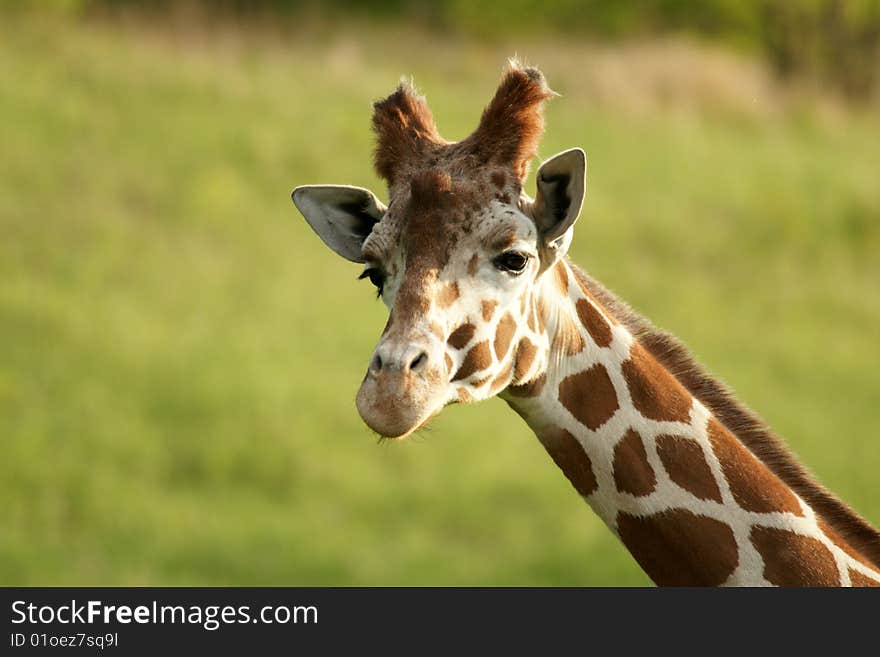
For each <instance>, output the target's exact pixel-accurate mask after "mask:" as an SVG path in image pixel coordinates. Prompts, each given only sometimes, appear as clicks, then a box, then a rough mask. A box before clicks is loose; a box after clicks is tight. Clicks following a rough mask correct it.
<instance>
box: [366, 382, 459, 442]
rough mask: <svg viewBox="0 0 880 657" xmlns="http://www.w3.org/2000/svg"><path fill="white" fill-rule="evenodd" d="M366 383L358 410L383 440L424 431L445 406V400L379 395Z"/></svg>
mask: <svg viewBox="0 0 880 657" xmlns="http://www.w3.org/2000/svg"><path fill="white" fill-rule="evenodd" d="M373 388H374V386H371V385H369V382H365V384H364V385H362V386H361V389H360V391H359V392H358V395H357V400H356V403H357V409H358V413H360V416H361V419H362V420H363V421H364V423H365V424H366V425H367V426H368V427H369V428H370V429H372V430H373V431H375V432H376V433H377V434H379V435H380V436H382V437H383V438H390V439H393V440H402V439H404V438H407V437H409V436H411V435H412V434H414V433H415V432H416V431H418V430H419V429H423V428H424V427H425V426H427V424H428V423H429V422H430V421H431V420H432V419H434V418H435V417H436V416H437V415H438V414H439V413H440V411H442V410H443V407H444V406H445V404H444V403H443V400H442V399H439V400H437V401H436V403H435V400H434V399H433V398H429V399H425V400H412V399H407V398H406V395H403V396H401V395H381V394H376V391H375V390H373Z"/></svg>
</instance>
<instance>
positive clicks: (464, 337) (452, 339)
mask: <svg viewBox="0 0 880 657" xmlns="http://www.w3.org/2000/svg"><path fill="white" fill-rule="evenodd" d="M476 330H477V327H476V326H474V325H473V324H470V323H468V324H462V325H461V326H459V327H458V328H457V329H455V330H454V331H453V332H452V335H450V336H449V339H448V340H447V341H446V342H447V344H448V345H449V346H450V347H453V348H455V349H462V348H464V347H465V346H466V345H467V343H468V342H470V341H471V339H472V338H473V337H474V333H475V332H476Z"/></svg>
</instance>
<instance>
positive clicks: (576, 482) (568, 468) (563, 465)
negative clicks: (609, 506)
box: [540, 429, 598, 497]
mask: <svg viewBox="0 0 880 657" xmlns="http://www.w3.org/2000/svg"><path fill="white" fill-rule="evenodd" d="M540 439H541V443H542V444H543V445H544V449H546V450H547V453H548V454H550V458H552V459H553V462H554V463H556V465H558V466H559V469H560V470H562V473H563V474H564V475H565V476H566V477H567V478H568V480H569V481H570V482H571V485H572V486H574V488H575V490H576V491H577V492H578V493H580V494H581V495H583V496H584V497H586V496H587V495H589V494H591V493H593V492H594V491H595V490H596V488H597V487H598V484H597V483H596V475H595V474H594V473H593V464H592V462H591V461H590V457H589V456H587V453H586V452H585V451H584V448H583V447H582V446H581V444H580V443H579V442H578V441H577V438H575V437H574V436H573V435H571V434H570V433H569V432H568V431H566V430H565V429H563V430H562V431H559V432H558V433H552V434H549V435H546V436H540Z"/></svg>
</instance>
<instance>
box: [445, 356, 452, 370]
mask: <svg viewBox="0 0 880 657" xmlns="http://www.w3.org/2000/svg"><path fill="white" fill-rule="evenodd" d="M444 355H445V356H446V371H447V372H452V365H453V363H452V359H451V358H450V357H449V354H444Z"/></svg>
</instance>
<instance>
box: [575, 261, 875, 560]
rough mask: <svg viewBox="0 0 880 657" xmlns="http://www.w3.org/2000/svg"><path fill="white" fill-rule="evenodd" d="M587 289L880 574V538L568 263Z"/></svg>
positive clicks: (676, 352) (687, 360)
mask: <svg viewBox="0 0 880 657" xmlns="http://www.w3.org/2000/svg"><path fill="white" fill-rule="evenodd" d="M569 266H571V268H572V270H573V271H574V272H575V274H576V276H577V277H578V278H579V280H580V281H581V283H582V284H583V285H584V286H585V288H586V289H587V290H588V291H589V292H590V294H592V295H593V296H594V297H596V298H597V299H598V300H599V302H600V303H601V304H602V305H603V306H604V307H605V308H606V309H608V310H609V312H610V314H611V315H612V317H614V318H616V319H617V320H618V321H620V322H622V323H623V324H624V325H625V326H626V327H627V329H628V330H629V331H630V333H632V334H633V336H634V337H635V338H636V339H638V340H639V341H640V342H641V343H642V344H643V345H644V346H645V348H646V349H647V350H648V351H649V352H650V353H651V355H652V356H654V358H656V359H657V360H658V361H659V362H660V363H661V364H662V365H663V367H665V368H666V369H667V370H669V372H670V373H672V375H673V376H675V377H676V378H677V379H678V380H679V381H680V382H681V383H682V385H684V386H685V388H687V390H688V391H689V392H690V393H691V394H692V395H694V397H696V398H697V399H699V400H700V401H701V402H702V403H703V404H704V405H705V406H706V407H707V408H708V409H709V410H710V411H711V412H712V414H713V415H714V416H715V417H716V418H717V419H718V420H719V421H720V422H721V423H722V424H723V425H724V426H725V427H727V429H728V430H730V431H731V432H732V433H733V435H734V436H736V437H737V438H738V439H739V440H740V441H742V443H743V444H744V445H745V446H746V447H747V448H748V449H749V451H751V452H752V453H753V454H754V455H755V456H756V457H757V458H758V459H759V460H760V461H761V462H762V463H764V464H765V465H766V466H767V467H768V468H769V469H770V471H771V472H773V474H775V475H776V476H777V477H779V478H780V479H781V480H782V481H783V482H785V484H786V485H788V486H789V487H791V489H792V490H794V492H795V493H797V494H798V495H799V496H800V497H802V498H803V499H804V500H805V501H806V502H807V504H809V505H810V506H811V507H812V508H813V510H814V511H816V513H818V514H819V515H820V516H821V517H822V518H824V519H825V521H826V522H827V523H828V524H829V525H830V526H831V527H832V528H833V529H834V530H835V531H836V532H837V533H838V534H840V535H841V536H842V537H843V539H844V540H845V541H846V542H847V543H849V544H850V545H851V546H852V547H853V548H855V549H856V550H858V551H859V552H860V553H861V554H863V555H865V557H867V558H868V559H869V560H870V562H871V563H872V564H873V566H874V567H875V568H880V532H878V531H877V530H876V529H874V528H873V527H871V525H869V524H868V523H867V522H866V521H865V520H864V519H863V518H862V517H861V516H859V515H858V514H857V513H856V512H855V511H853V510H852V509H850V508H849V507H848V506H847V505H846V504H844V503H843V502H841V501H840V500H839V499H837V498H836V497H835V496H834V495H832V494H831V493H830V492H829V491H828V490H826V489H825V488H824V487H823V486H822V485H821V484H820V483H818V482H817V481H816V480H815V478H814V477H813V476H812V475H811V474H810V473H809V472H808V471H807V469H806V468H804V467H803V466H802V465H801V464H800V463H798V461H797V459H796V458H795V457H794V455H793V454H792V453H791V452H790V451H789V450H788V449H787V448H786V447H785V445H784V444H783V443H782V441H781V440H780V439H779V438H778V437H777V436H776V435H775V434H774V433H773V432H772V431H771V430H770V429H769V428H768V427H767V425H766V424H764V422H763V421H762V420H761V419H760V418H758V416H756V415H755V414H754V413H753V412H751V411H750V410H748V409H747V408H746V407H745V406H743V405H742V404H741V403H740V402H739V401H737V400H736V399H735V398H734V397H733V395H732V393H731V392H730V390H729V389H728V388H727V387H726V386H725V385H724V384H723V383H721V382H719V381H718V380H717V379H714V378H712V377H711V376H709V374H707V373H706V371H705V370H704V369H703V368H702V367H700V366H699V365H698V364H697V362H696V361H695V360H694V358H693V356H692V355H691V354H690V353H689V352H688V350H687V349H686V348H685V347H684V346H683V345H682V344H681V343H680V342H679V341H678V340H677V339H675V338H674V337H672V336H671V335H669V334H668V333H665V332H664V331H660V330H658V329H657V328H655V327H654V326H653V325H652V324H651V323H650V322H648V321H647V320H646V319H644V318H643V317H641V316H640V315H638V314H636V313H635V312H634V311H633V310H632V309H631V308H630V307H629V306H628V305H626V304H625V303H624V302H622V301H620V300H619V299H618V298H617V297H615V296H614V295H613V294H612V293H611V292H609V291H608V290H607V289H606V288H604V287H603V286H602V285H601V284H600V283H598V282H597V281H595V280H594V279H592V278H590V277H589V276H588V275H587V274H585V273H584V272H583V271H581V270H580V268H578V267H577V266H575V265H573V264H571V263H569Z"/></svg>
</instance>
